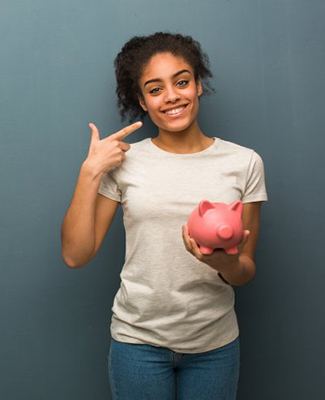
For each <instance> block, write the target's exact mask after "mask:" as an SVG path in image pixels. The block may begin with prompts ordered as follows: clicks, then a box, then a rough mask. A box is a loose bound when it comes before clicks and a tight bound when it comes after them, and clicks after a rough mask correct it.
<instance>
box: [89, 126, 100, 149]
mask: <svg viewBox="0 0 325 400" xmlns="http://www.w3.org/2000/svg"><path fill="white" fill-rule="evenodd" d="M88 126H89V128H90V129H91V139H90V146H91V145H92V144H93V143H94V142H98V141H99V140H100V136H99V132H98V129H97V126H96V125H95V124H93V123H92V122H90V123H89V124H88Z"/></svg>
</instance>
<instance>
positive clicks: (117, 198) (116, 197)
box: [98, 189, 121, 202]
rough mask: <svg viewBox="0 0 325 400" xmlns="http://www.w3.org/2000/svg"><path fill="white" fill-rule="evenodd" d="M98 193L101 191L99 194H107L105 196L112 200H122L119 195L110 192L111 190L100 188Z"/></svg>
mask: <svg viewBox="0 0 325 400" xmlns="http://www.w3.org/2000/svg"><path fill="white" fill-rule="evenodd" d="M98 193H99V194H102V195H103V196H105V197H108V198H109V199H111V200H115V201H118V202H120V201H121V199H120V198H119V197H118V196H116V195H114V194H112V193H110V192H106V191H104V190H102V189H99V190H98Z"/></svg>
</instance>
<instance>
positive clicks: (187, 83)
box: [139, 53, 202, 132]
mask: <svg viewBox="0 0 325 400" xmlns="http://www.w3.org/2000/svg"><path fill="white" fill-rule="evenodd" d="M139 85H140V88H141V91H142V96H143V97H142V98H141V97H139V102H140V105H141V107H142V108H143V109H144V110H145V111H147V112H148V114H149V116H150V118H151V120H152V122H153V123H154V124H156V125H157V126H158V127H159V128H160V130H165V131H174V132H175V131H181V130H185V129H187V128H188V127H189V126H190V125H191V124H192V123H193V121H196V117H197V113H198V110H199V96H201V94H202V85H201V82H198V83H196V82H195V78H194V71H193V69H192V67H191V66H190V65H189V64H188V63H187V62H186V61H185V60H184V59H183V58H182V57H178V56H174V55H173V54H171V53H158V54H156V55H154V56H152V57H151V59H150V60H149V62H148V63H147V64H146V65H145V67H144V69H143V73H142V76H141V78H140V80H139Z"/></svg>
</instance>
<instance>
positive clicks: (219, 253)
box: [182, 225, 250, 273]
mask: <svg viewBox="0 0 325 400" xmlns="http://www.w3.org/2000/svg"><path fill="white" fill-rule="evenodd" d="M249 233H250V232H249V230H244V236H243V240H242V241H241V242H240V243H239V244H238V246H237V248H238V253H237V254H227V253H226V252H225V251H224V250H223V249H215V250H214V251H213V253H211V254H209V255H207V254H202V253H201V251H200V248H199V246H198V245H197V243H196V242H195V240H194V239H193V238H191V237H190V236H189V234H188V229H187V226H186V225H183V226H182V234H183V241H184V245H185V247H186V250H187V251H189V252H190V253H191V254H192V255H193V256H195V257H196V258H197V259H198V260H199V261H202V262H204V263H205V264H207V265H209V266H210V267H212V268H214V269H216V270H218V271H219V272H221V273H222V272H223V271H224V270H227V269H229V268H232V267H235V266H236V265H238V262H239V254H240V251H241V249H242V247H243V246H244V244H245V243H246V241H247V238H248V236H249Z"/></svg>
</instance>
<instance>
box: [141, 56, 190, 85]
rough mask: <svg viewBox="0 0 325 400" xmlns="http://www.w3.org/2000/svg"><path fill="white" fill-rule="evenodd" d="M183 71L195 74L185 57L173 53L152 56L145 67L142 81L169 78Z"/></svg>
mask: <svg viewBox="0 0 325 400" xmlns="http://www.w3.org/2000/svg"><path fill="white" fill-rule="evenodd" d="M182 69H188V70H190V71H191V72H192V73H193V68H192V67H191V65H190V64H189V63H188V62H187V61H186V60H185V59H184V58H183V57H181V56H176V55H174V54H171V53H158V54H155V55H154V56H152V57H151V58H150V60H149V61H148V62H147V64H146V65H145V66H144V68H143V70H142V74H141V77H140V81H142V80H145V79H150V78H161V79H164V78H168V77H170V76H172V75H173V74H174V73H175V72H177V71H179V70H182Z"/></svg>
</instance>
